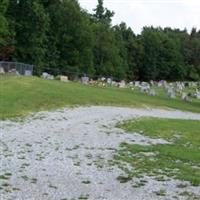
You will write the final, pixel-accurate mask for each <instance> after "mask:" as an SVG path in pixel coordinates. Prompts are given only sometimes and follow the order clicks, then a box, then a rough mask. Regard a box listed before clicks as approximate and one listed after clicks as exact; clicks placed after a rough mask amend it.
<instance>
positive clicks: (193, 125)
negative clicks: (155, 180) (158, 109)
mask: <svg viewBox="0 0 200 200" xmlns="http://www.w3.org/2000/svg"><path fill="white" fill-rule="evenodd" d="M119 127H120V128H123V129H125V130H126V131H129V132H139V133H140V134H144V135H146V136H150V137H152V138H163V139H165V140H167V141H170V142H171V144H162V145H147V146H142V145H132V144H122V147H123V148H122V149H121V150H120V151H119V154H118V155H116V159H117V160H118V161H119V160H120V161H125V162H129V163H130V164H131V165H133V166H134V170H135V171H134V172H129V177H133V176H135V175H136V174H140V175H141V174H147V175H153V176H154V177H158V176H163V175H164V176H170V177H174V178H177V179H180V180H185V181H190V182H191V183H192V185H194V186H198V185H200V178H199V177H200V168H199V167H200V165H199V163H200V155H199V143H200V135H199V133H200V123H199V121H195V120H178V119H158V118H141V119H138V120H133V121H127V122H125V123H123V124H121V125H119ZM149 152H150V153H153V154H152V156H151V155H150V154H149V155H148V154H147V153H149Z"/></svg>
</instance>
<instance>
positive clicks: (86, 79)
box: [81, 76, 89, 85]
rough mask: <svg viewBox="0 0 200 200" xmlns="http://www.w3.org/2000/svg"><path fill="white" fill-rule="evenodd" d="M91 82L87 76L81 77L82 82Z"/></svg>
mask: <svg viewBox="0 0 200 200" xmlns="http://www.w3.org/2000/svg"><path fill="white" fill-rule="evenodd" d="M88 82H89V78H88V77H87V76H83V77H81V83H82V84H84V85H87V84H88Z"/></svg>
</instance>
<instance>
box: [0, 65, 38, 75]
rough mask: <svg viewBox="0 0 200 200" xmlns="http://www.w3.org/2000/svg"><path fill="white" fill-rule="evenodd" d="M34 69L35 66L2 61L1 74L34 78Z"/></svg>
mask: <svg viewBox="0 0 200 200" xmlns="http://www.w3.org/2000/svg"><path fill="white" fill-rule="evenodd" d="M33 69H34V65H29V64H24V63H18V62H5V61H0V74H10V75H24V76H32V75H33Z"/></svg>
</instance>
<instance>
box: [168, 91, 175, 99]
mask: <svg viewBox="0 0 200 200" xmlns="http://www.w3.org/2000/svg"><path fill="white" fill-rule="evenodd" d="M167 95H168V97H169V98H171V99H174V98H176V93H175V92H174V90H173V89H172V88H169V89H168V90H167Z"/></svg>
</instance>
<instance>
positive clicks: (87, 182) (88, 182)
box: [82, 180, 91, 184]
mask: <svg viewBox="0 0 200 200" xmlns="http://www.w3.org/2000/svg"><path fill="white" fill-rule="evenodd" d="M82 183H83V184H90V183H91V181H89V180H87V181H82Z"/></svg>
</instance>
